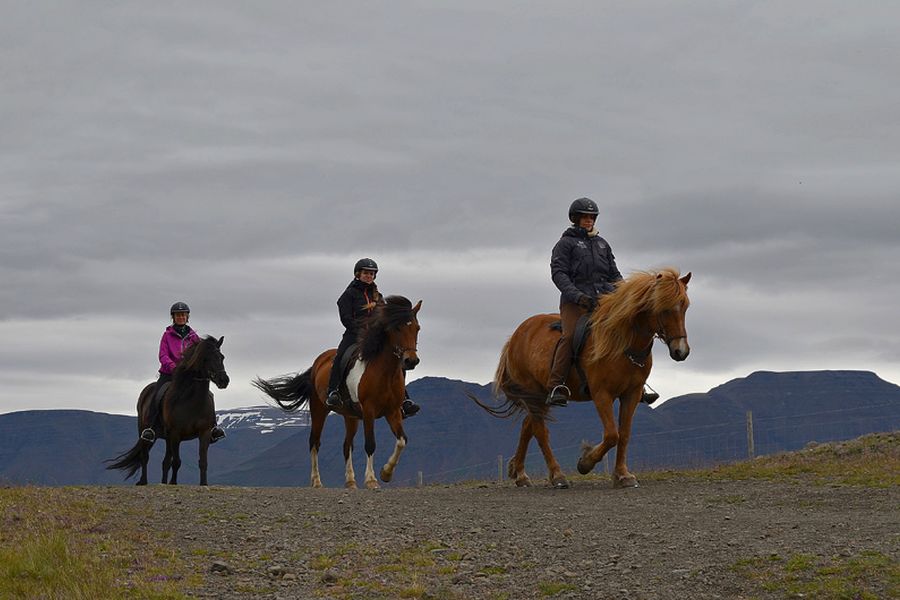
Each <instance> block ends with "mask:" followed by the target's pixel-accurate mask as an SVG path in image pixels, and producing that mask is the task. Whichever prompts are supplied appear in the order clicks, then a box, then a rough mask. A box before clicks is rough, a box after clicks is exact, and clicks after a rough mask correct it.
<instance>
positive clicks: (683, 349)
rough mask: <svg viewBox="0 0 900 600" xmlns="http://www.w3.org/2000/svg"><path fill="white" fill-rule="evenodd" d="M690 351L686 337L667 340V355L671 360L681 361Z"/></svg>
mask: <svg viewBox="0 0 900 600" xmlns="http://www.w3.org/2000/svg"><path fill="white" fill-rule="evenodd" d="M690 353H691V347H690V345H688V341H687V338H686V337H682V338H678V339H675V340H671V341H670V342H669V356H671V357H672V360H675V361H678V362H681V361H683V360H684V359H686V358H687V357H688V355H689V354H690Z"/></svg>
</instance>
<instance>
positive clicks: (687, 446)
mask: <svg viewBox="0 0 900 600" xmlns="http://www.w3.org/2000/svg"><path fill="white" fill-rule="evenodd" d="M409 391H410V395H411V396H412V397H413V398H415V399H416V401H417V402H419V403H420V404H421V405H422V407H423V409H422V412H421V413H419V415H417V416H416V417H414V418H412V419H408V420H407V421H405V422H404V428H405V430H406V433H407V436H408V437H409V445H408V446H407V448H406V450H405V451H404V453H403V456H402V457H401V460H400V464H399V466H398V469H397V472H396V475H395V483H393V484H391V485H414V484H415V483H416V481H417V474H418V473H419V472H420V471H421V472H422V474H423V477H424V480H425V482H426V483H433V482H451V481H458V480H464V479H484V478H496V477H497V474H498V456H501V455H502V457H503V460H504V462H505V461H506V460H508V458H509V456H510V455H511V454H512V453H513V451H514V449H515V445H516V443H517V440H518V430H519V422H518V421H517V420H512V419H496V418H494V417H492V416H490V415H488V414H487V413H485V412H484V411H483V410H482V409H480V408H479V407H477V406H476V405H475V404H474V403H472V402H471V401H470V400H469V399H468V398H467V397H466V395H465V393H466V392H471V393H473V394H475V395H476V396H477V397H479V399H481V400H482V401H484V402H487V403H490V402H495V400H494V399H493V398H492V397H491V390H490V387H489V386H481V385H478V384H473V383H466V382H463V381H456V380H450V379H443V378H437V377H425V378H423V379H419V380H417V381H414V382H412V383H411V384H410V386H409ZM748 412H752V415H753V439H754V449H755V452H756V454H757V455H759V454H767V453H773V452H779V451H784V450H793V449H797V448H801V447H803V446H804V445H806V444H807V443H808V442H810V441H817V442H825V441H831V440H840V439H850V438H854V437H858V436H860V435H863V434H865V433H871V432H877V431H893V430H897V429H900V387H898V386H897V385H894V384H892V383H889V382H886V381H884V380H882V379H880V378H878V377H877V376H876V375H875V374H873V373H868V372H861V371H809V372H787V373H772V372H756V373H752V374H751V375H749V376H747V377H744V378H740V379H735V380H732V381H729V382H727V383H725V384H723V385H720V386H718V387H715V388H713V389H711V390H709V392H707V393H705V394H689V395H686V396H680V397H677V398H673V399H671V400H669V401H668V402H665V403H664V404H663V405H661V406H660V407H659V408H657V409H650V408H649V407H647V406H645V405H641V406H639V407H638V411H637V414H636V415H635V423H634V427H633V435H632V443H631V445H630V446H629V465H630V466H631V467H632V469H633V470H640V469H647V468H659V467H684V466H692V465H702V464H710V463H715V462H726V461H730V460H736V459H742V458H746V457H747V453H748V444H747V413H748ZM554 417H555V421H554V422H553V423H552V425H551V428H550V433H551V441H552V444H553V448H554V451H555V452H556V454H557V458H558V459H559V460H560V463H561V464H562V465H563V468H564V469H566V470H572V469H574V465H575V461H576V460H577V456H578V454H579V452H580V450H579V446H580V444H581V441H582V439H586V440H589V441H591V442H592V443H597V442H598V441H599V440H600V438H601V437H602V426H601V424H600V420H599V418H598V417H597V414H596V410H595V409H594V407H593V406H592V405H591V404H589V403H579V404H570V406H569V407H567V408H564V409H556V410H555V411H554ZM219 421H220V423H221V424H222V425H223V426H224V427H225V428H226V430H227V431H228V437H227V438H225V440H223V441H222V442H220V443H218V444H216V445H214V446H212V448H211V449H210V459H209V480H210V482H211V483H213V484H228V485H251V486H295V485H304V486H305V485H308V483H309V452H308V423H307V420H306V414H305V413H304V412H297V413H292V414H286V413H283V412H282V411H281V410H279V409H276V408H272V407H268V406H255V407H248V408H244V409H238V410H228V411H220V413H219ZM343 436H344V427H343V421H342V420H341V419H339V418H330V419H329V420H328V422H327V423H326V426H325V433H324V436H323V443H322V450H321V453H320V469H321V473H322V479H323V482H324V484H325V485H328V486H340V485H342V484H343V477H344V465H343V456H342V455H341V444H342V443H343ZM376 436H377V442H378V449H377V451H376V461H377V466H378V468H379V469H380V467H381V465H382V464H383V463H384V461H385V460H386V458H387V456H388V455H389V454H390V452H391V450H392V449H393V445H394V441H393V436H392V435H391V433H390V431H389V429H388V428H387V425H386V424H385V423H384V422H383V421H379V422H378V423H377V426H376ZM136 438H137V424H136V421H135V418H134V417H126V416H120V415H109V414H104V413H95V412H89V411H78V410H49V411H23V412H16V413H9V414H4V415H0V482H4V481H5V482H9V483H16V484H21V483H35V484H42V485H84V484H116V483H121V482H122V478H121V474H120V473H119V472H112V471H106V470H105V469H104V468H103V467H104V465H103V462H102V461H103V460H104V459H108V458H112V457H113V456H115V455H117V454H119V453H120V452H123V451H125V450H127V449H128V448H130V447H131V446H132V445H133V444H134V442H135V440H136ZM362 447H363V435H362V432H361V431H360V432H359V433H358V434H357V438H356V449H355V451H354V466H355V468H356V475H357V481H358V482H362V479H363V473H364V469H365V454H364V452H363V450H362ZM163 451H164V444H161V443H158V444H156V446H155V447H154V449H153V452H152V454H151V461H150V480H151V482H153V481H159V479H160V473H161V467H160V464H161V461H162V456H163V453H164V452H163ZM530 451H531V452H530V454H529V458H528V469H529V471H530V472H531V473H532V474H533V475H540V474H541V473H542V472H544V466H543V459H542V458H541V456H540V453H539V452H538V450H537V447H536V445H535V444H532V446H531V448H530ZM196 456H197V443H196V442H187V443H185V444H183V446H182V460H183V461H184V462H183V465H182V470H181V473H180V474H179V481H181V482H182V483H185V484H193V483H196V482H197V481H198V479H199V476H198V474H197V467H196V463H197V460H196ZM504 468H505V467H504ZM599 468H602V467H600V466H598V469H599Z"/></svg>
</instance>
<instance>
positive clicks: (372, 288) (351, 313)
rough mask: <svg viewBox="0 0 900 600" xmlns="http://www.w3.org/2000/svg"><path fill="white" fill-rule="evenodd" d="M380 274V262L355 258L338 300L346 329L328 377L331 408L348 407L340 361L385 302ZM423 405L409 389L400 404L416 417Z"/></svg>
mask: <svg viewBox="0 0 900 600" xmlns="http://www.w3.org/2000/svg"><path fill="white" fill-rule="evenodd" d="M377 273H378V265H377V264H376V263H375V261H374V260H372V259H371V258H361V259H359V260H358V261H356V264H355V265H354V267H353V275H354V279H353V281H351V282H350V285H348V286H347V289H346V290H344V293H343V294H341V297H340V298H338V301H337V305H338V314H339V315H340V317H341V323H342V324H343V325H344V328H345V330H344V336H343V337H342V338H341V343H340V344H338V347H337V353H336V354H335V355H334V362H333V363H332V365H331V375H330V376H329V378H328V395H327V397H326V398H325V406H327V407H328V408H330V409H332V410H336V409H341V408H344V407H345V406H344V401H343V398H341V392H340V385H341V376H342V373H341V372H340V371H341V369H340V365H341V360H342V358H343V356H344V354H345V353H346V352H347V348H349V347H350V346H352V345H353V344H355V343H356V342H357V341H358V340H359V335H360V333H361V332H362V330H363V328H364V327H365V325H366V320H367V319H368V318H369V317H370V316H371V314H372V311H373V310H374V309H375V307H376V306H377V305H379V304H384V297H383V296H382V295H381V292H379V291H378V286H376V285H375V276H376V274H377ZM420 408H421V407H420V406H419V405H418V404H416V403H415V402H413V401H412V400H410V399H409V393H408V392H407V395H406V400H405V401H404V402H403V405H402V407H401V410H402V411H403V417H404V418H406V417H411V416H413V415H414V414H416V413H417V412H419V409H420Z"/></svg>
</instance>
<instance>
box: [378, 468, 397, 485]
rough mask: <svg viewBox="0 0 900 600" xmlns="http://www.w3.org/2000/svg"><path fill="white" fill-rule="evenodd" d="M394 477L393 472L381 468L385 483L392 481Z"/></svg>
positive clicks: (382, 478)
mask: <svg viewBox="0 0 900 600" xmlns="http://www.w3.org/2000/svg"><path fill="white" fill-rule="evenodd" d="M393 478H394V474H393V472H390V471H385V470H384V469H382V470H381V480H382V481H383V482H385V483H390V481H391V479H393Z"/></svg>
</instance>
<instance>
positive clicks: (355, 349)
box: [337, 343, 359, 398]
mask: <svg viewBox="0 0 900 600" xmlns="http://www.w3.org/2000/svg"><path fill="white" fill-rule="evenodd" d="M357 360H359V343H353V344H350V345H349V346H347V350H345V351H344V355H343V356H341V363H340V364H339V365H337V368H338V372H339V373H340V374H341V379H340V381H341V383H340V386H339V387H340V389H341V395H342V396H344V398H350V390H349V389H348V388H347V374H348V373H350V369H352V368H353V366H354V365H356V361H357Z"/></svg>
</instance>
